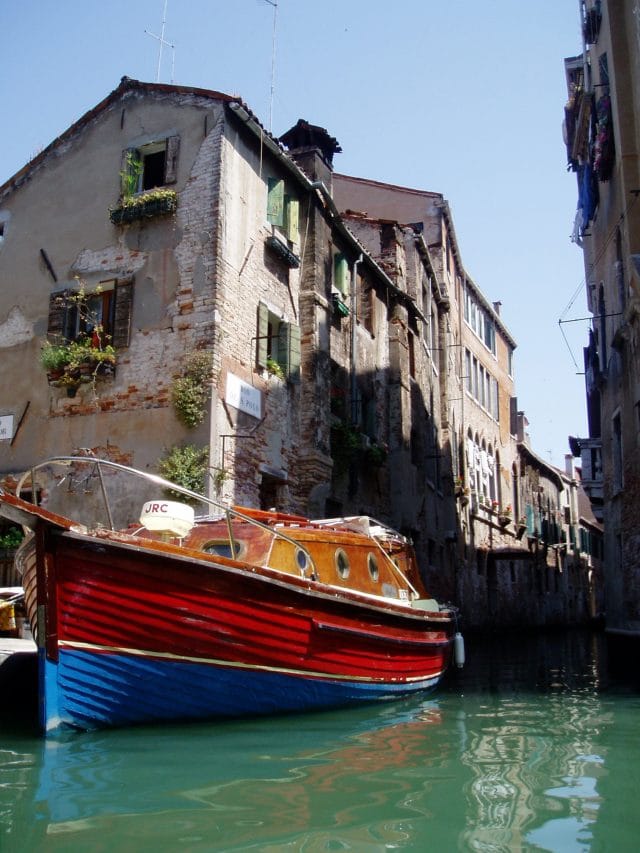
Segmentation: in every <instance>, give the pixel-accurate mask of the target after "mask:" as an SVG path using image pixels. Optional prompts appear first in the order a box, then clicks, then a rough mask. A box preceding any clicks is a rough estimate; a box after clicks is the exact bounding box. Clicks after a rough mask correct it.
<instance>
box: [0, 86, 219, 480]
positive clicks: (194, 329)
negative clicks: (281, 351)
mask: <svg viewBox="0 0 640 853" xmlns="http://www.w3.org/2000/svg"><path fill="white" fill-rule="evenodd" d="M223 109H224V108H223V105H222V104H221V103H216V102H215V101H212V100H211V99H208V98H207V99H205V98H198V97H192V98H184V97H174V96H172V95H166V96H154V97H140V96H139V95H137V94H135V93H134V94H132V93H126V94H125V96H124V98H123V99H121V100H118V101H117V102H116V103H113V104H111V105H110V107H108V108H107V109H105V110H104V111H103V112H99V113H98V114H97V115H96V116H94V117H93V118H92V120H91V121H90V122H89V123H88V124H87V125H85V126H84V127H83V128H81V129H80V130H79V131H78V133H77V134H76V135H75V136H73V137H72V138H70V139H68V140H67V141H66V142H65V143H64V144H63V145H60V146H59V147H58V148H56V149H54V150H53V151H52V152H50V153H49V154H48V155H47V156H46V157H45V158H44V160H43V161H42V162H41V163H40V164H39V165H38V167H37V169H35V171H34V173H33V174H28V175H27V177H26V178H22V179H21V182H20V184H19V186H18V188H17V189H14V190H13V191H8V192H7V193H6V194H5V196H4V198H3V199H2V200H0V206H1V207H2V210H3V211H4V213H3V215H4V216H5V217H10V228H9V227H8V228H7V229H6V234H5V238H4V239H3V242H2V246H1V247H0V280H1V281H2V282H10V286H9V287H7V286H4V287H2V288H0V347H1V348H2V356H3V372H5V373H6V375H11V376H12V377H15V381H12V384H11V387H10V388H9V387H3V388H2V392H1V393H0V413H6V412H16V411H22V409H23V407H24V405H25V403H26V402H27V401H28V402H29V408H28V413H27V416H26V417H25V420H24V423H23V424H22V426H21V429H20V432H19V434H18V435H17V436H16V438H15V440H14V443H13V446H12V447H11V448H9V446H8V444H7V443H2V444H0V470H2V471H8V470H20V469H21V468H24V467H26V466H28V465H29V463H30V462H32V461H34V460H35V459H38V458H40V457H41V456H45V455H48V454H49V453H51V452H52V450H54V449H55V450H56V451H71V450H73V449H74V448H76V447H79V446H83V447H91V446H98V445H101V446H103V445H105V444H106V443H107V441H110V442H111V444H115V443H117V444H118V445H119V446H120V447H121V448H124V449H125V450H126V452H128V453H129V455H130V457H131V458H133V459H135V460H136V462H137V463H139V464H141V465H143V466H144V465H153V464H155V462H156V460H157V457H158V455H160V454H161V453H162V452H163V450H164V449H165V448H166V447H168V446H170V445H171V444H173V443H179V442H181V441H183V440H184V439H185V430H184V428H183V427H182V426H181V425H180V424H179V423H178V422H177V420H176V418H175V416H174V414H173V411H172V409H171V407H170V405H169V404H170V384H171V381H172V377H173V375H174V374H175V373H176V372H177V370H178V369H179V368H180V363H181V359H182V354H183V353H184V352H185V351H189V350H190V349H192V348H194V347H195V346H197V345H198V344H201V343H207V344H208V343H209V341H210V339H211V338H212V329H213V328H214V325H215V323H214V311H215V308H214V289H213V270H214V246H213V239H212V235H213V234H214V232H215V228H216V223H215V219H214V216H213V210H214V198H215V195H216V193H217V173H218V171H219V170H218V167H217V165H216V164H217V162H218V161H219V147H220V127H221V121H222V116H223ZM205 116H206V118H207V121H206V125H205ZM205 127H207V128H208V134H207V135H206V136H205V132H204V131H205ZM212 128H213V130H212ZM169 134H179V136H180V153H179V161H178V174H177V182H176V184H175V189H176V190H177V192H178V195H179V206H178V212H177V214H176V215H175V217H166V218H160V219H157V220H149V221H146V222H145V223H144V224H143V225H139V224H131V225H128V226H114V225H112V224H111V222H110V221H109V207H110V206H112V205H114V204H115V203H116V201H117V199H118V195H119V191H120V170H121V168H122V152H123V149H125V148H127V147H129V146H130V145H132V144H134V141H135V142H136V143H137V144H141V141H145V140H150V139H153V138H163V137H164V136H167V135H169ZM36 235H37V236H36ZM40 249H43V250H44V252H45V253H46V257H47V260H48V262H49V264H50V269H49V268H48V266H47V263H46V262H45V258H44V256H43V254H42V253H41V251H40ZM52 271H53V275H52ZM53 276H55V277H56V278H57V281H54V278H53ZM128 276H133V277H134V288H135V290H134V300H133V314H132V322H131V338H130V346H129V347H127V348H124V349H122V350H120V351H119V353H118V365H117V373H116V376H115V379H113V380H109V381H105V382H103V383H101V384H100V387H99V389H98V393H97V394H94V393H93V390H92V389H90V388H82V386H81V389H80V390H79V391H78V393H77V395H76V397H75V398H73V399H70V398H68V397H67V396H66V395H65V392H64V389H57V388H52V387H50V386H49V385H48V384H47V380H46V376H45V374H44V371H43V369H42V367H41V366H40V363H39V351H40V346H41V344H42V342H43V341H44V339H45V337H46V332H47V324H48V311H49V298H50V294H51V292H52V291H54V290H58V289H62V288H64V287H65V286H69V285H72V286H76V281H75V279H76V278H80V279H81V280H82V281H84V282H85V287H86V290H87V291H88V292H90V291H91V290H92V289H94V288H95V287H96V286H97V285H99V283H100V282H101V281H107V280H110V279H113V278H123V277H128ZM193 437H194V438H195V437H196V436H195V435H194V436H193Z"/></svg>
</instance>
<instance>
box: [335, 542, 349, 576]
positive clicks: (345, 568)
mask: <svg viewBox="0 0 640 853" xmlns="http://www.w3.org/2000/svg"><path fill="white" fill-rule="evenodd" d="M336 569H337V570H338V574H339V575H340V577H341V578H348V577H349V558H348V557H347V555H346V553H345V552H344V551H343V550H342V548H338V550H337V551H336Z"/></svg>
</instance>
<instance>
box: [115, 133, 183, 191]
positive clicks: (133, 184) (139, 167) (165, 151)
mask: <svg viewBox="0 0 640 853" xmlns="http://www.w3.org/2000/svg"><path fill="white" fill-rule="evenodd" d="M179 148H180V137H179V136H168V137H167V138H166V139H160V140H157V141H155V142H149V143H147V144H146V145H141V146H139V147H138V148H127V149H126V150H125V151H124V152H123V163H122V172H121V177H122V187H121V189H122V193H123V195H132V194H135V193H141V192H145V191H146V190H152V189H155V188H156V187H164V186H167V185H168V184H175V182H176V180H177V171H178V151H179Z"/></svg>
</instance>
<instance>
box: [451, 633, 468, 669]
mask: <svg viewBox="0 0 640 853" xmlns="http://www.w3.org/2000/svg"><path fill="white" fill-rule="evenodd" d="M453 659H454V661H455V664H456V666H457V667H458V669H462V667H463V666H464V661H465V657H464V637H463V636H462V634H461V633H460V631H456V633H455V635H454V637H453Z"/></svg>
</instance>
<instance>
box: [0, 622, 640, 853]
mask: <svg viewBox="0 0 640 853" xmlns="http://www.w3.org/2000/svg"><path fill="white" fill-rule="evenodd" d="M467 656H468V663H467V666H466V667H465V669H464V670H462V671H455V670H453V671H451V672H450V673H449V674H448V676H447V678H446V681H445V683H444V684H443V685H442V686H441V688H440V689H439V690H438V691H437V693H434V694H432V695H430V696H428V697H421V698H419V699H412V700H410V701H403V702H394V703H392V704H381V705H375V706H371V705H370V706H367V707H361V708H356V709H351V710H349V711H331V712H324V713H321V714H320V713H318V714H308V715H301V716H286V717H277V718H270V719H254V720H243V721H233V722H224V723H214V724H211V723H207V724H198V725H179V726H172V727H162V728H151V727H146V728H139V729H129V730H121V731H103V732H98V733H91V734H71V735H68V736H65V737H64V738H61V739H58V740H51V741H49V742H46V743H45V742H44V741H43V740H40V739H39V738H38V737H36V736H35V734H34V732H33V730H32V727H31V719H30V709H29V708H26V709H24V711H21V712H20V714H19V715H16V716H13V717H11V718H10V719H8V720H5V719H3V720H2V723H0V725H1V726H2V728H1V729H0V732H1V737H0V851H2V853H14V851H16V853H26V851H65V853H66V852H67V851H91V853H100V851H131V853H144V851H154V853H155V851H185V852H186V853H191V851H194V853H195V851H198V853H199V851H313V853H315V851H388V850H398V851H406V850H415V851H438V853H440V851H442V853H447V851H457V850H470V851H519V850H523V851H525V850H532V851H533V850H535V851H539V850H549V851H572V852H573V851H616V853H618V851H636V850H638V849H640V771H639V767H640V684H639V682H638V680H630V679H629V678H628V676H625V678H622V677H620V676H619V675H617V674H615V673H613V672H612V667H611V666H610V661H609V660H608V655H607V647H606V643H605V642H604V640H603V638H602V637H601V636H599V635H591V634H583V633H570V634H559V635H553V636H545V637H543V638H540V637H531V638H528V639H519V640H516V639H514V638H512V637H505V638H500V639H494V640H487V639H483V640H479V639H478V640H475V639H473V638H471V637H469V638H467ZM626 666H627V668H631V667H633V668H634V669H635V672H636V673H637V672H638V657H637V653H636V652H633V653H627V662H626ZM5 701H6V696H3V697H2V702H3V703H4V702H5Z"/></svg>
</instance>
